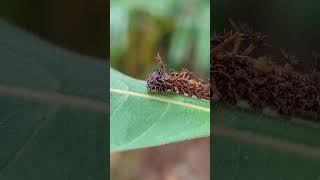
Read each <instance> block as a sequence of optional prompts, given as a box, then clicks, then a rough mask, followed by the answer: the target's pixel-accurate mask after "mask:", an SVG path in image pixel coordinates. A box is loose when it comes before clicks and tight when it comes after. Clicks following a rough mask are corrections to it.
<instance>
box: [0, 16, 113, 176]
mask: <svg viewBox="0 0 320 180" xmlns="http://www.w3.org/2000/svg"><path fill="white" fill-rule="evenodd" d="M0 27H1V28H0V62H1V63H0V106H1V107H0V142H1V143H2V145H1V148H0V179H1V180H20V179H35V180H37V179H48V180H51V179H52V180H56V179H70V180H73V179H77V180H82V179H83V180H86V179H106V178H107V175H106V173H104V172H105V168H107V167H108V166H107V162H106V158H104V157H105V156H106V153H107V152H108V148H107V146H106V138H107V133H106V129H107V110H106V103H105V101H106V94H107V93H106V92H107V89H108V85H107V84H108V82H107V78H106V77H107V76H108V69H107V68H106V63H104V62H103V61H101V60H100V61H99V60H97V59H94V58H90V57H86V56H81V55H78V54H75V53H71V52H68V51H65V50H63V49H60V48H57V47H55V46H53V45H51V44H49V43H46V42H44V41H42V40H40V39H39V38H37V37H35V36H33V35H32V34H30V33H27V32H25V31H22V30H20V29H18V28H16V27H13V26H12V25H9V24H8V23H6V22H4V21H1V20H0Z"/></svg>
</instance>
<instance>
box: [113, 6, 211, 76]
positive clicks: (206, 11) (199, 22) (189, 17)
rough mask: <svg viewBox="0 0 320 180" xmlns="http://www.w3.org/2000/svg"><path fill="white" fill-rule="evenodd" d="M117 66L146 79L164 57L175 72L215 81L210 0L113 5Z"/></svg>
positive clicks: (115, 63)
mask: <svg viewBox="0 0 320 180" xmlns="http://www.w3.org/2000/svg"><path fill="white" fill-rule="evenodd" d="M110 7H111V8H110V38H111V39H110V52H111V54H110V55H111V56H110V60H111V66H112V67H113V68H115V69H117V70H119V71H121V72H124V73H126V74H128V75H130V76H133V77H136V78H139V79H146V77H147V75H148V74H149V73H150V72H151V71H152V69H153V68H154V67H155V66H156V65H157V62H156V61H155V60H154V57H155V56H156V54H157V52H160V54H161V55H162V57H163V59H164V60H165V62H166V63H167V64H168V66H169V67H171V68H174V69H177V70H180V68H181V67H186V68H189V69H190V70H192V71H193V72H195V73H196V74H198V75H199V76H204V77H208V76H209V64H210V62H209V50H210V49H209V48H210V44H209V43H210V42H209V38H210V28H209V23H210V1H209V0H162V1H150V0H139V1H131V0H111V2H110Z"/></svg>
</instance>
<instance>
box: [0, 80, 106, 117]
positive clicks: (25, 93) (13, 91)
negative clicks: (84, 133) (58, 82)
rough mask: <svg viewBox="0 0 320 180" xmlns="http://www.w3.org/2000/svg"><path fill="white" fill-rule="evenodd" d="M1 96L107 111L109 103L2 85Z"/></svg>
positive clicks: (0, 88)
mask: <svg viewBox="0 0 320 180" xmlns="http://www.w3.org/2000/svg"><path fill="white" fill-rule="evenodd" d="M0 96H12V97H16V98H21V99H27V100H31V101H36V102H44V103H49V104H58V105H66V106H72V107H77V108H83V109H88V110H93V111H98V112H106V111H107V104H106V103H105V102H102V101H97V100H92V99H89V98H84V97H79V96H73V95H65V94H60V93H57V92H50V91H40V90H34V89H30V88H24V87H17V86H10V85H1V84H0Z"/></svg>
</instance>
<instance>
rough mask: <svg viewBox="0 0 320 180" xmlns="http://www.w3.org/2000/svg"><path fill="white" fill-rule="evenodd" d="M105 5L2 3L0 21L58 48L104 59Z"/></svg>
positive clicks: (33, 0) (82, 1)
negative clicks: (3, 20) (14, 25)
mask: <svg viewBox="0 0 320 180" xmlns="http://www.w3.org/2000/svg"><path fill="white" fill-rule="evenodd" d="M106 6H107V3H106V1H105V0H93V1H92V0H91V1H87V0H68V1H65V0H28V1H25V0H1V1H0V18H1V19H5V20H6V21H9V22H10V23H11V24H16V25H17V26H18V27H21V28H22V29H25V30H27V31H30V32H32V33H33V34H35V35H37V36H40V37H41V38H42V39H44V40H46V41H49V42H51V43H54V44H56V45H58V46H59V47H62V48H66V49H69V50H72V51H76V52H79V53H81V54H85V55H89V56H94V57H99V58H103V59H106V57H107V55H108V54H109V52H108V50H109V48H108V44H107V43H106V42H109V40H108V38H109V36H108V31H107V23H106V22H107V21H108V19H107V17H108V15H107V12H106V10H107V9H108V8H106ZM0 28H1V27H0Z"/></svg>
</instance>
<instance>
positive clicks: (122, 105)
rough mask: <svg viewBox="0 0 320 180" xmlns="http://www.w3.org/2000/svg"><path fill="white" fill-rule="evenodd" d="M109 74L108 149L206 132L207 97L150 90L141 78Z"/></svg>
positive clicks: (160, 142) (115, 72)
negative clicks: (158, 92) (201, 98)
mask: <svg viewBox="0 0 320 180" xmlns="http://www.w3.org/2000/svg"><path fill="white" fill-rule="evenodd" d="M110 75H111V83H110V85H111V86H110V92H111V98H110V103H111V105H110V106H111V107H110V113H111V115H110V116H111V118H110V120H111V121H110V127H111V128H110V132H111V138H110V141H111V142H110V150H111V152H114V151H120V150H127V149H134V148H143V147H149V146H156V145H161V144H167V143H171V142H178V141H182V140H188V139H194V138H198V137H204V136H209V134H210V105H209V101H201V100H195V99H192V98H187V97H182V96H178V95H168V94H166V95H165V94H164V95H159V94H150V93H148V91H147V88H146V82H145V81H141V80H136V79H133V78H130V77H128V76H126V75H124V74H122V73H120V72H118V71H116V70H113V69H111V70H110Z"/></svg>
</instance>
